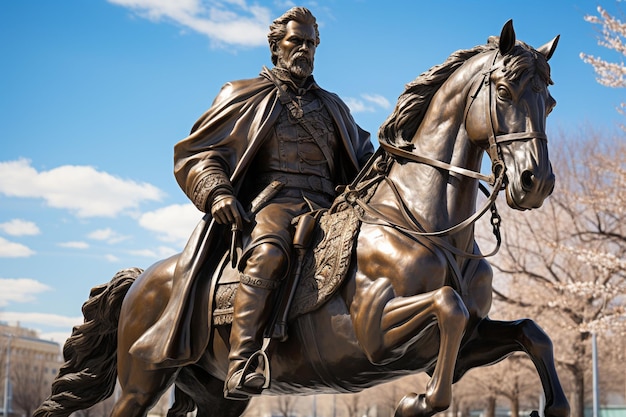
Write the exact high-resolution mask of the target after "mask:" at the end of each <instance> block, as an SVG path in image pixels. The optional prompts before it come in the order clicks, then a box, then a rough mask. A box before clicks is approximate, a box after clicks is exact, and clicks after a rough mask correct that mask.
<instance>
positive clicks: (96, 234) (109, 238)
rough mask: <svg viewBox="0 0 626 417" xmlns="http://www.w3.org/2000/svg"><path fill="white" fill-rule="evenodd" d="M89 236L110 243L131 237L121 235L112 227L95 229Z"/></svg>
mask: <svg viewBox="0 0 626 417" xmlns="http://www.w3.org/2000/svg"><path fill="white" fill-rule="evenodd" d="M87 237H88V238H90V239H93V240H101V241H105V242H107V243H109V244H115V243H119V242H123V241H124V240H127V239H129V236H124V235H121V234H119V233H117V232H116V231H114V230H113V229H111V228H106V229H98V230H94V231H93V232H91V233H89V235H87Z"/></svg>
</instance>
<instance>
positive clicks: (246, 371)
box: [224, 350, 270, 400]
mask: <svg viewBox="0 0 626 417" xmlns="http://www.w3.org/2000/svg"><path fill="white" fill-rule="evenodd" d="M255 361H256V366H254V367H253V366H252V364H253V363H254V362H255ZM261 365H262V366H263V372H257V370H256V368H257V367H259V366H261ZM261 380H262V381H263V382H262V383H261V382H260V381H261ZM258 385H260V386H258ZM269 386H270V363H269V359H268V357H267V354H266V353H265V351H264V350H258V351H256V352H254V353H253V354H252V355H250V358H248V360H247V361H246V363H245V364H244V366H243V368H241V369H239V370H237V371H235V372H234V373H233V374H232V375H231V376H230V378H228V379H227V380H226V381H225V383H224V398H227V399H230V400H247V399H249V398H250V397H251V396H253V395H260V394H261V392H262V391H263V390H264V389H267V388H269Z"/></svg>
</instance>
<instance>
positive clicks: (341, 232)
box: [212, 205, 360, 326]
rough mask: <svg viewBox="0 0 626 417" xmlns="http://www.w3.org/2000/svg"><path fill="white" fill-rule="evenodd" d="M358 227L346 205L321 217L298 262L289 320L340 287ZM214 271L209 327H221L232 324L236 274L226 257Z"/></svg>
mask: <svg viewBox="0 0 626 417" xmlns="http://www.w3.org/2000/svg"><path fill="white" fill-rule="evenodd" d="M359 224H360V220H359V216H358V213H357V209H355V208H353V207H352V206H350V205H344V206H342V207H341V209H337V210H328V211H324V212H323V213H322V214H321V216H320V217H319V221H318V222H317V224H316V226H315V229H314V231H313V236H312V239H311V245H310V248H309V249H308V251H307V253H306V254H305V256H304V259H303V260H302V265H301V268H302V275H301V276H300V280H299V283H298V286H297V288H296V291H295V294H294V299H293V303H292V305H291V308H290V310H289V319H290V320H291V319H294V318H296V317H298V316H300V315H303V314H306V313H308V312H311V311H314V310H316V309H317V308H319V307H321V306H322V305H323V304H324V303H325V302H326V301H327V300H328V299H329V298H330V297H331V296H332V295H333V294H334V293H335V292H336V291H337V289H338V288H339V287H340V286H341V284H342V282H343V280H344V278H345V276H346V273H347V271H348V268H349V266H350V261H351V257H352V248H353V246H354V242H355V240H356V236H357V234H358V230H359ZM217 270H218V271H220V272H221V273H220V276H219V278H218V279H217V280H216V281H217V284H216V288H215V289H214V291H213V293H214V294H215V298H214V300H213V306H214V308H213V311H212V317H213V325H214V326H221V325H226V324H230V323H232V320H233V316H232V314H233V300H234V298H235V293H236V292H237V288H238V286H239V273H238V271H237V270H236V269H233V268H232V266H231V265H230V262H228V254H226V255H225V256H224V258H223V259H222V262H220V268H218V269H217Z"/></svg>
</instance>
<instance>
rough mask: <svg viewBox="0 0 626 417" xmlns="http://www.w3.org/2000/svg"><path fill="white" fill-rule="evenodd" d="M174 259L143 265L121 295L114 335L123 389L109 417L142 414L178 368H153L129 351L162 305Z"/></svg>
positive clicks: (158, 313) (143, 414) (168, 289)
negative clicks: (122, 300)
mask: <svg viewBox="0 0 626 417" xmlns="http://www.w3.org/2000/svg"><path fill="white" fill-rule="evenodd" d="M176 259H177V258H176V256H174V257H171V258H168V259H165V260H163V261H160V262H158V263H156V264H154V265H152V266H151V267H150V268H148V269H146V270H145V271H144V272H143V273H142V274H141V275H140V276H139V277H138V278H137V280H136V281H135V283H134V284H133V286H132V287H131V289H130V291H129V292H128V294H127V296H126V298H125V299H124V303H123V305H122V309H121V312H120V319H119V331H118V338H117V342H118V344H117V365H118V377H119V382H120V386H121V388H122V392H121V395H120V398H119V399H118V401H117V402H116V404H115V406H114V408H113V412H112V413H111V417H139V416H145V415H146V414H147V412H148V410H149V409H150V408H151V407H152V406H153V405H154V404H155V403H156V402H157V401H158V400H159V398H160V397H161V395H163V393H164V392H165V391H166V390H167V389H168V388H169V387H170V386H171V384H172V383H173V381H174V379H175V377H176V374H177V373H178V371H179V368H158V369H154V368H153V367H152V366H150V364H149V363H147V362H144V361H143V360H141V359H139V358H136V357H135V356H133V355H131V354H130V353H129V350H130V347H131V346H132V345H133V343H134V342H135V341H136V340H137V339H138V338H139V337H140V336H141V335H142V334H143V333H144V332H145V331H146V330H147V329H148V328H149V327H150V326H152V324H154V322H155V321H156V320H157V319H158V317H159V316H160V315H161V312H162V311H163V309H164V308H165V305H166V303H167V301H168V300H169V297H170V293H171V282H172V277H173V273H174V268H175V266H176ZM147 306H149V308H147Z"/></svg>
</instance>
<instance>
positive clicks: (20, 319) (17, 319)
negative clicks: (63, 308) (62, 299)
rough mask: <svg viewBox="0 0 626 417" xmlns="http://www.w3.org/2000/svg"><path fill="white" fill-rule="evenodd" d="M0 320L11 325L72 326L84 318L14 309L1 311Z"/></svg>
mask: <svg viewBox="0 0 626 417" xmlns="http://www.w3.org/2000/svg"><path fill="white" fill-rule="evenodd" d="M0 320H1V321H5V322H7V323H9V324H11V325H15V324H17V323H20V325H22V324H43V325H45V326H46V327H68V326H69V327H71V326H76V325H77V324H81V323H82V322H83V321H84V319H83V317H81V316H78V317H67V316H61V315H59V314H48V313H23V312H14V311H2V312H0Z"/></svg>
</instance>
